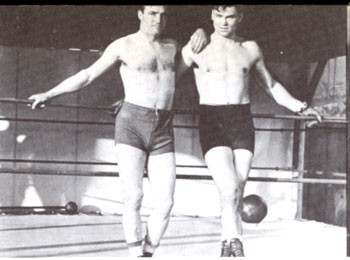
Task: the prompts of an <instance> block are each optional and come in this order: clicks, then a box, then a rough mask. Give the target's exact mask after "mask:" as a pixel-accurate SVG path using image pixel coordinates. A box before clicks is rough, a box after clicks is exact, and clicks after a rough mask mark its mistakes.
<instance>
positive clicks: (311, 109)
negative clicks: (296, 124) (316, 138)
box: [297, 107, 323, 127]
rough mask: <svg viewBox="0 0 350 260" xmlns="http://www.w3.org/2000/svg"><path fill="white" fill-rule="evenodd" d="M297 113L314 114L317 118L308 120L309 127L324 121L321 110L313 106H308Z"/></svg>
mask: <svg viewBox="0 0 350 260" xmlns="http://www.w3.org/2000/svg"><path fill="white" fill-rule="evenodd" d="M297 114H298V115H299V116H314V117H316V120H311V121H307V123H306V126H307V127H312V126H314V125H317V124H319V123H322V121H323V120H322V116H321V114H320V112H318V111H317V110H316V109H314V108H312V107H307V108H306V109H305V110H303V111H302V112H298V113H297Z"/></svg>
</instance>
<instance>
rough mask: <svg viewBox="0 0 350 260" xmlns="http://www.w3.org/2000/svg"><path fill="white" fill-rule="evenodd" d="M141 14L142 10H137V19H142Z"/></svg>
mask: <svg viewBox="0 0 350 260" xmlns="http://www.w3.org/2000/svg"><path fill="white" fill-rule="evenodd" d="M142 16H143V12H142V11H141V10H137V17H138V18H139V20H141V19H142Z"/></svg>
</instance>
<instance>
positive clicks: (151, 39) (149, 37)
mask: <svg viewBox="0 0 350 260" xmlns="http://www.w3.org/2000/svg"><path fill="white" fill-rule="evenodd" d="M139 34H140V35H141V36H142V37H143V38H145V39H146V40H147V41H148V42H155V41H158V40H159V39H160V35H154V34H150V33H147V32H146V31H145V30H143V29H142V28H140V30H139Z"/></svg>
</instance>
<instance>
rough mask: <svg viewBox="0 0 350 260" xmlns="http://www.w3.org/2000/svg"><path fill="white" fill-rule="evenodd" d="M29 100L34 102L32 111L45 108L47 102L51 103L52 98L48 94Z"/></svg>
mask: <svg viewBox="0 0 350 260" xmlns="http://www.w3.org/2000/svg"><path fill="white" fill-rule="evenodd" d="M28 99H29V100H33V103H32V105H31V107H32V109H36V108H44V107H45V102H47V101H49V99H50V98H49V97H48V96H47V94H46V93H39V94H35V95H32V96H30V97H29V98H28Z"/></svg>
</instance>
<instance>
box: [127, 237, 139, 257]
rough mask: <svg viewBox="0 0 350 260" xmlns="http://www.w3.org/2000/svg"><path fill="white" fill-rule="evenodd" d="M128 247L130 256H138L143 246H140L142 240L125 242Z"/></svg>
mask: <svg viewBox="0 0 350 260" xmlns="http://www.w3.org/2000/svg"><path fill="white" fill-rule="evenodd" d="M127 245H128V248H129V253H130V256H131V257H139V256H142V255H143V246H142V240H140V241H136V242H132V243H127Z"/></svg>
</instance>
